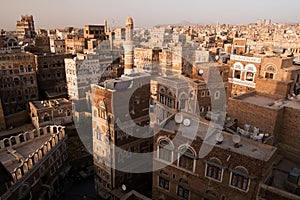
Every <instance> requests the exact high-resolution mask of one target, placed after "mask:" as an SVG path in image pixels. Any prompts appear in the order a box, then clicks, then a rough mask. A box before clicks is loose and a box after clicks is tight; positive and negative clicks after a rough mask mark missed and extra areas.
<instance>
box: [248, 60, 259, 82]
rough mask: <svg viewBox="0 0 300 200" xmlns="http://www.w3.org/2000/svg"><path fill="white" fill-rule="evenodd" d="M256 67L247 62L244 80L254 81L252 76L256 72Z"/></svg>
mask: <svg viewBox="0 0 300 200" xmlns="http://www.w3.org/2000/svg"><path fill="white" fill-rule="evenodd" d="M256 71H257V70H256V67H255V65H253V64H248V65H246V67H245V80H246V81H252V82H253V81H254V77H255V74H256Z"/></svg>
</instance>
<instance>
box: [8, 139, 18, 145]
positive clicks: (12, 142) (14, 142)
mask: <svg viewBox="0 0 300 200" xmlns="http://www.w3.org/2000/svg"><path fill="white" fill-rule="evenodd" d="M10 143H11V145H16V144H17V141H16V138H15V137H12V138H11V139H10Z"/></svg>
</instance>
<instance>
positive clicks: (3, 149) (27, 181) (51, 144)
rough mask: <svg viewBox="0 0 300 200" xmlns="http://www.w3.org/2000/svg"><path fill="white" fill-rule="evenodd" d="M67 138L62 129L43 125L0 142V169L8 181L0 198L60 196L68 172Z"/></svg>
mask: <svg viewBox="0 0 300 200" xmlns="http://www.w3.org/2000/svg"><path fill="white" fill-rule="evenodd" d="M66 139H67V136H66V135H65V132H64V127H62V126H46V127H43V128H40V129H35V130H32V131H30V132H25V133H21V134H19V135H16V136H12V137H10V138H5V139H3V140H1V141H0V159H1V166H2V165H3V166H2V168H3V167H4V168H5V169H6V170H4V171H6V172H7V173H6V177H7V178H8V179H6V180H7V181H6V182H5V185H2V187H3V188H2V190H1V194H0V195H1V199H39V198H42V199H51V198H56V197H57V196H56V195H58V194H61V191H62V188H63V177H64V176H65V175H66V172H67V171H68V170H69V167H68V165H67V164H66V163H67V159H68V154H67V147H66ZM3 180H5V179H3Z"/></svg>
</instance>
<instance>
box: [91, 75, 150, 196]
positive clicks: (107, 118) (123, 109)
mask: <svg viewBox="0 0 300 200" xmlns="http://www.w3.org/2000/svg"><path fill="white" fill-rule="evenodd" d="M149 91H150V76H149V74H146V73H133V74H131V75H124V76H122V77H121V78H119V79H112V80H107V81H105V82H103V84H100V85H93V86H92V96H93V99H92V128H93V148H94V165H95V172H96V173H95V184H96V191H97V195H98V196H100V197H101V198H103V199H109V198H112V199H120V198H122V197H123V196H124V195H126V193H127V192H125V191H123V190H122V185H125V186H126V188H127V190H128V191H130V190H132V189H135V190H136V189H138V188H139V189H141V188H140V187H145V188H144V189H142V190H140V191H143V192H145V191H150V190H151V186H149V185H151V178H152V175H151V172H149V173H133V172H135V168H137V169H136V170H138V169H140V167H142V166H143V165H147V166H148V165H150V167H151V166H152V163H151V162H150V161H149V160H147V159H144V160H136V159H134V158H135V156H133V154H135V153H147V152H150V151H151V149H152V137H141V136H142V135H149V134H150V132H149V131H150V130H149V129H145V128H143V127H144V126H147V125H149V123H150V119H149V116H148V113H149V98H150V93H149ZM127 98H128V99H127ZM135 135H136V136H135ZM150 159H151V158H150ZM122 168H128V169H127V170H126V169H125V170H124V171H122V170H121V169H122ZM148 168H149V166H148ZM151 169H152V168H150V169H149V171H151ZM145 184H146V185H145ZM147 184H149V185H148V186H147ZM123 187H124V186H123Z"/></svg>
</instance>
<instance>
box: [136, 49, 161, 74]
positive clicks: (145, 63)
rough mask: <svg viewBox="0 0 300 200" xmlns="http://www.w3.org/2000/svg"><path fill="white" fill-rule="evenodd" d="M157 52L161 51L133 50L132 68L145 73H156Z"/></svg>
mask: <svg viewBox="0 0 300 200" xmlns="http://www.w3.org/2000/svg"><path fill="white" fill-rule="evenodd" d="M159 52H161V49H159V48H156V49H150V48H148V49H145V48H135V49H134V66H135V67H137V68H139V69H142V70H144V71H146V72H157V71H158V68H159V66H158V64H159Z"/></svg>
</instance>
